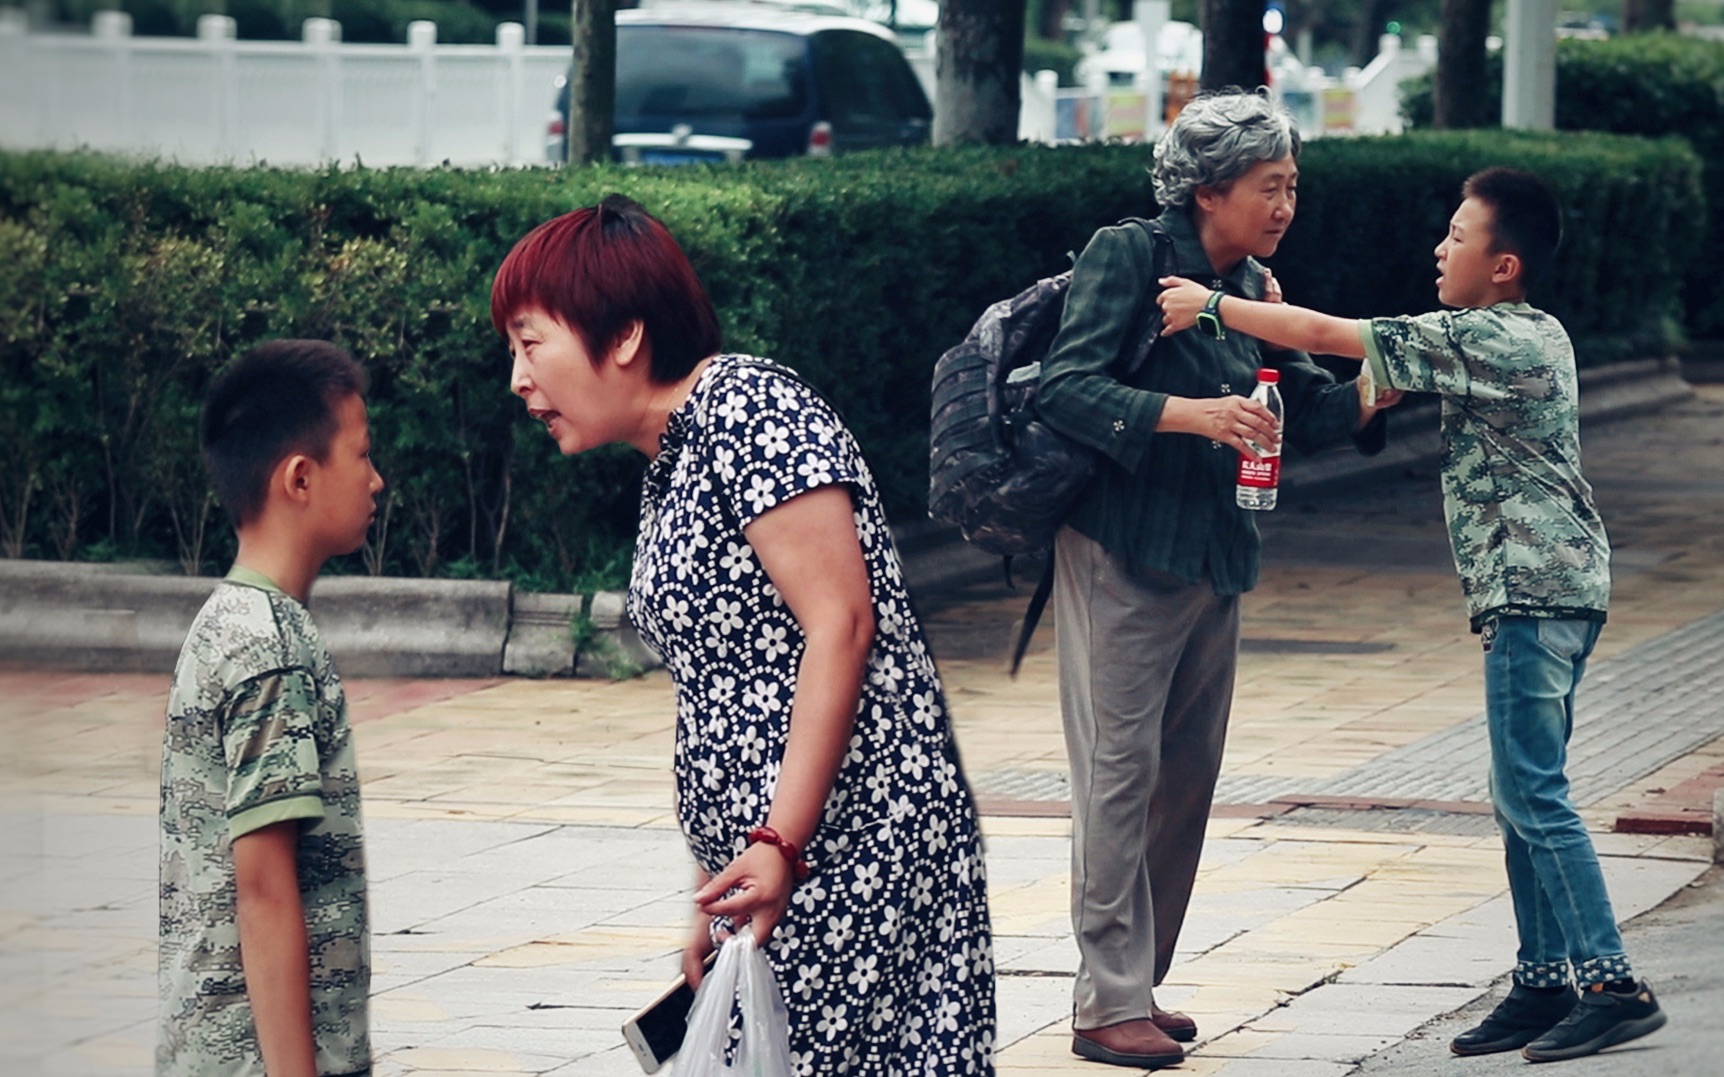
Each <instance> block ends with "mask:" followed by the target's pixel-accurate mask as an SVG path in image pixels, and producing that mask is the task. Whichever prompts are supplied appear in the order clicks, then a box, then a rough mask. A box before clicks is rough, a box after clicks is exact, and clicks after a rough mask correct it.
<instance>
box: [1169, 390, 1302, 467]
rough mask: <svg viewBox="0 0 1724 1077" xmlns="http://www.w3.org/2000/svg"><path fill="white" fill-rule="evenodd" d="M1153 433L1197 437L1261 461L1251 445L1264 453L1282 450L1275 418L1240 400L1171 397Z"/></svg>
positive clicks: (1240, 397)
mask: <svg viewBox="0 0 1724 1077" xmlns="http://www.w3.org/2000/svg"><path fill="white" fill-rule="evenodd" d="M1156 429H1157V430H1159V431H1161V432H1163V433H1170V434H1196V435H1197V436H1199V437H1205V438H1208V439H1209V440H1210V441H1215V442H1219V443H1221V444H1223V445H1226V446H1228V447H1230V448H1232V449H1235V450H1237V451H1238V452H1241V453H1245V454H1248V455H1249V456H1251V457H1252V458H1253V459H1262V454H1261V453H1258V452H1257V451H1255V450H1254V449H1253V448H1252V447H1251V445H1257V446H1261V447H1262V448H1263V449H1264V450H1265V451H1266V452H1274V451H1276V450H1277V449H1279V448H1280V447H1281V428H1280V424H1278V423H1277V422H1276V421H1275V416H1273V415H1271V414H1269V409H1268V408H1266V407H1264V406H1263V405H1262V404H1259V403H1258V402H1257V401H1255V400H1252V399H1250V398H1248V397H1243V396H1218V397H1196V398H1194V397H1185V396H1170V397H1168V398H1167V403H1165V404H1163V405H1162V407H1161V422H1160V423H1158V424H1157V425H1156ZM1247 442H1250V443H1251V445H1248V444H1246V443H1247Z"/></svg>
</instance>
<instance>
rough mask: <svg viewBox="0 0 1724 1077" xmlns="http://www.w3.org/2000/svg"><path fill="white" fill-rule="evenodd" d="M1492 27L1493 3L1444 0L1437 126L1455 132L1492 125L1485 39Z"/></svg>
mask: <svg viewBox="0 0 1724 1077" xmlns="http://www.w3.org/2000/svg"><path fill="white" fill-rule="evenodd" d="M1490 24H1491V0H1443V26H1442V31H1441V37H1440V38H1439V39H1438V41H1437V79H1436V86H1435V95H1434V100H1433V115H1432V119H1431V125H1432V126H1433V127H1437V128H1439V129H1444V130H1453V129H1457V128H1463V127H1487V126H1489V125H1490V124H1491V123H1492V120H1493V117H1492V116H1491V114H1490V112H1491V107H1490V101H1491V95H1490V92H1489V89H1488V88H1487V87H1486V86H1485V36H1486V35H1487V34H1488V33H1489V32H1490Z"/></svg>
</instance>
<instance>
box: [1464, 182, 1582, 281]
mask: <svg viewBox="0 0 1724 1077" xmlns="http://www.w3.org/2000/svg"><path fill="white" fill-rule="evenodd" d="M1461 194H1462V196H1463V197H1465V198H1476V199H1478V200H1479V201H1480V202H1483V203H1484V204H1485V205H1487V206H1489V207H1490V208H1491V230H1492V233H1493V239H1494V243H1493V245H1492V247H1491V249H1492V251H1494V252H1497V253H1504V252H1506V253H1508V254H1512V255H1514V256H1515V257H1517V258H1519V259H1520V264H1521V274H1520V276H1521V287H1522V288H1531V287H1532V286H1533V285H1535V284H1537V283H1538V282H1539V281H1540V280H1542V279H1543V278H1544V275H1545V273H1546V272H1547V271H1548V270H1549V269H1550V265H1551V262H1553V261H1554V260H1555V259H1556V249H1557V247H1558V246H1560V245H1561V244H1562V205H1561V204H1560V203H1559V202H1557V200H1556V192H1554V191H1552V190H1551V189H1550V185H1549V184H1547V183H1546V182H1545V181H1544V180H1542V179H1540V178H1538V177H1537V176H1535V175H1533V174H1532V173H1531V172H1523V171H1521V170H1520V169H1518V168H1487V169H1485V170H1484V171H1483V172H1475V173H1473V175H1471V176H1469V177H1468V178H1467V182H1466V185H1465V186H1463V187H1462V188H1461Z"/></svg>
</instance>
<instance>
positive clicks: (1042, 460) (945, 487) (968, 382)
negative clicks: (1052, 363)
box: [928, 217, 1172, 557]
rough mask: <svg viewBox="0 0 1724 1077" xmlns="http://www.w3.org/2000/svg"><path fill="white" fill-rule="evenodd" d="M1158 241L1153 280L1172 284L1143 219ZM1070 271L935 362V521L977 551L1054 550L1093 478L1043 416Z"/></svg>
mask: <svg viewBox="0 0 1724 1077" xmlns="http://www.w3.org/2000/svg"><path fill="white" fill-rule="evenodd" d="M1126 222H1127V224H1136V226H1140V227H1143V231H1145V233H1146V234H1148V238H1150V241H1152V250H1153V255H1152V264H1150V274H1152V277H1150V279H1152V281H1155V279H1159V277H1162V276H1164V274H1162V267H1164V258H1165V253H1164V252H1165V250H1167V248H1171V245H1172V240H1171V238H1169V236H1167V233H1164V231H1160V229H1159V227H1157V226H1155V224H1153V222H1150V221H1141V219H1136V217H1131V219H1127V221H1126ZM1071 281H1072V271H1069V269H1067V271H1065V272H1060V274H1057V276H1052V277H1043V279H1040V281H1036V283H1034V284H1031V286H1029V288H1026V289H1022V291H1021V293H1017V295H1014V296H1012V298H1009V300H1000V302H998V303H995V305H991V307H988V310H984V312H983V315H981V317H979V319H978V321H976V326H974V327H972V329H971V331H969V334H967V336H965V338H964V339H962V341H960V343H959V345H957V346H955V348H952V350H950V352H946V353H945V355H941V357H940V362H936V364H934V386H933V427H931V431H929V446H928V448H929V451H928V457H929V460H928V464H929V467H928V515H931V517H933V519H936V520H940V522H945V524H955V526H957V527H959V531H960V532H964V538H965V539H967V541H971V543H972V545H976V546H979V548H983V550H986V551H988V553H998V555H1000V557H1021V555H1026V553H1041V551H1043V550H1048V548H1052V546H1053V536H1055V532H1059V529H1060V526H1062V524H1064V522H1065V517H1067V515H1069V514H1071V510H1072V507H1074V505H1076V503H1077V496H1079V495H1081V493H1083V489H1084V486H1088V484H1090V479H1091V477H1093V476H1095V469H1096V464H1098V453H1096V451H1095V450H1093V448H1090V446H1086V445H1079V443H1077V441H1072V439H1071V438H1067V436H1064V434H1060V433H1057V431H1053V429H1052V427H1050V426H1046V424H1045V422H1041V420H1040V419H1038V417H1036V393H1038V389H1040V386H1041V360H1043V358H1046V355H1048V350H1050V348H1052V346H1053V338H1055V336H1057V334H1059V329H1060V315H1062V314H1064V312H1065V295H1067V293H1069V291H1071ZM1160 314H1162V312H1160V307H1157V305H1155V303H1153V302H1145V303H1143V307H1141V308H1140V312H1138V322H1136V324H1134V326H1133V333H1131V334H1129V336H1127V341H1131V345H1129V346H1131V353H1129V355H1124V357H1122V362H1121V369H1119V377H1121V379H1122V381H1126V379H1129V377H1131V376H1133V374H1136V372H1138V369H1140V367H1141V365H1143V362H1145V360H1146V358H1148V353H1150V348H1152V345H1153V343H1155V338H1157V334H1159V333H1160Z"/></svg>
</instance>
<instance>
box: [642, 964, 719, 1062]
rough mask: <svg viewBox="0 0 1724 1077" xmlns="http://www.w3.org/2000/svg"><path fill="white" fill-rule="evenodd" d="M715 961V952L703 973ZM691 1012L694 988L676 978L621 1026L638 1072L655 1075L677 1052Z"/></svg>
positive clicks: (686, 1029) (680, 1046)
mask: <svg viewBox="0 0 1724 1077" xmlns="http://www.w3.org/2000/svg"><path fill="white" fill-rule="evenodd" d="M717 958H718V951H717V950H714V951H713V952H712V953H710V954H707V955H706V965H705V968H706V971H707V972H711V971H712V963H713V961H715V960H716V959H717ZM693 1008H694V988H692V987H690V986H689V985H688V977H686V976H678V977H677V978H676V979H674V980H672V981H671V983H670V986H669V987H667V988H665V991H664V994H662V995H660V996H659V997H658V998H656V999H654V1000H653V1001H652V1002H649V1003H647V1004H646V1006H645V1007H643V1008H642V1009H641V1011H640V1012H639V1013H637V1014H635V1015H634V1016H633V1017H631V1018H629V1019H628V1020H627V1021H625V1022H623V1040H624V1041H625V1042H627V1043H628V1045H629V1050H631V1051H633V1052H634V1053H635V1060H636V1061H637V1062H639V1063H640V1064H641V1069H642V1070H644V1071H646V1072H647V1073H656V1072H658V1069H659V1067H660V1066H663V1065H664V1064H665V1063H666V1062H669V1061H670V1059H671V1056H672V1055H674V1054H676V1053H677V1051H679V1050H681V1048H682V1038H683V1036H684V1034H686V1033H687V1032H688V1011H689V1010H691V1009H693Z"/></svg>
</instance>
